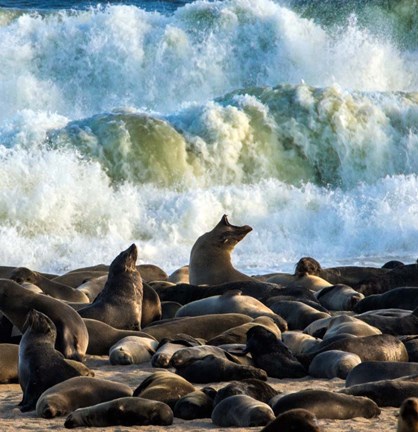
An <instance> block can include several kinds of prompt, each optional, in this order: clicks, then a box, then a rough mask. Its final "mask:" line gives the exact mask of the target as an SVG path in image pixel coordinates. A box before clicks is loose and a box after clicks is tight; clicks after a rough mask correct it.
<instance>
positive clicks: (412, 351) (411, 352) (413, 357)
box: [399, 335, 418, 362]
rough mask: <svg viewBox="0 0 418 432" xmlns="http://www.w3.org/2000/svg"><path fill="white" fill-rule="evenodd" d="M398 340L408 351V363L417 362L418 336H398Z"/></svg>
mask: <svg viewBox="0 0 418 432" xmlns="http://www.w3.org/2000/svg"><path fill="white" fill-rule="evenodd" d="M399 340H401V341H402V343H403V344H404V345H405V348H406V350H407V351H408V358H409V361H410V362H418V335H412V336H411V335H409V336H400V337H399Z"/></svg>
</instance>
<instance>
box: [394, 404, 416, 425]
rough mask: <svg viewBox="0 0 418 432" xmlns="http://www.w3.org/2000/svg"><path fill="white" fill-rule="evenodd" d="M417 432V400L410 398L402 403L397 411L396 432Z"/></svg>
mask: <svg viewBox="0 0 418 432" xmlns="http://www.w3.org/2000/svg"><path fill="white" fill-rule="evenodd" d="M417 431H418V399H417V398H414V397H411V398H407V399H405V400H404V401H403V402H402V405H401V407H400V409H399V417H398V427H397V432H417Z"/></svg>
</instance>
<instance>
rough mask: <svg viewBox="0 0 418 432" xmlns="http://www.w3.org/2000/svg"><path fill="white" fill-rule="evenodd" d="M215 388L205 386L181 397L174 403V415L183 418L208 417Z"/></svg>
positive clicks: (211, 409)
mask: <svg viewBox="0 0 418 432" xmlns="http://www.w3.org/2000/svg"><path fill="white" fill-rule="evenodd" d="M215 394H216V390H214V389H213V388H212V387H205V388H203V389H202V390H196V391H194V392H191V393H189V394H187V395H185V396H183V397H181V398H180V399H179V400H178V401H177V402H176V404H175V405H174V409H173V412H174V417H177V418H181V419H184V420H194V419H200V418H210V416H211V414H212V411H213V398H214V396H215Z"/></svg>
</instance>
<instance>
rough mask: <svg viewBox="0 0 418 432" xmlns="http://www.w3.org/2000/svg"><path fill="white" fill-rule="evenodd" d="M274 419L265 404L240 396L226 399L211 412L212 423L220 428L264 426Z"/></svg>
mask: <svg viewBox="0 0 418 432" xmlns="http://www.w3.org/2000/svg"><path fill="white" fill-rule="evenodd" d="M274 417H275V416H274V413H273V410H272V409H271V408H270V407H269V406H268V405H267V404H266V403H264V402H260V401H258V400H256V399H253V398H252V397H250V396H247V395H242V394H240V395H234V396H229V397H227V398H226V399H224V400H222V401H221V402H220V403H218V405H216V406H215V408H214V410H213V412H212V422H213V423H214V424H215V425H216V426H220V427H254V426H265V425H266V424H267V423H269V422H271V421H272V420H273V419H274Z"/></svg>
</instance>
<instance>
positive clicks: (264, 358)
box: [245, 326, 307, 378]
mask: <svg viewBox="0 0 418 432" xmlns="http://www.w3.org/2000/svg"><path fill="white" fill-rule="evenodd" d="M245 351H246V352H250V353H251V357H252V358H253V361H254V365H255V366H256V367H259V368H261V369H263V370H265V371H266V372H267V375H268V376H270V377H273V378H301V377H304V376H306V375H307V371H306V370H305V368H304V367H303V366H302V364H301V363H299V361H298V360H297V359H296V357H295V356H294V355H293V354H292V353H291V352H290V350H289V349H288V348H287V346H286V345H285V344H284V343H283V342H282V341H281V340H280V339H278V338H277V337H276V335H274V334H273V333H272V332H271V331H269V330H267V329H266V328H265V327H261V326H256V327H253V328H251V329H250V330H248V332H247V345H246V350H245Z"/></svg>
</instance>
